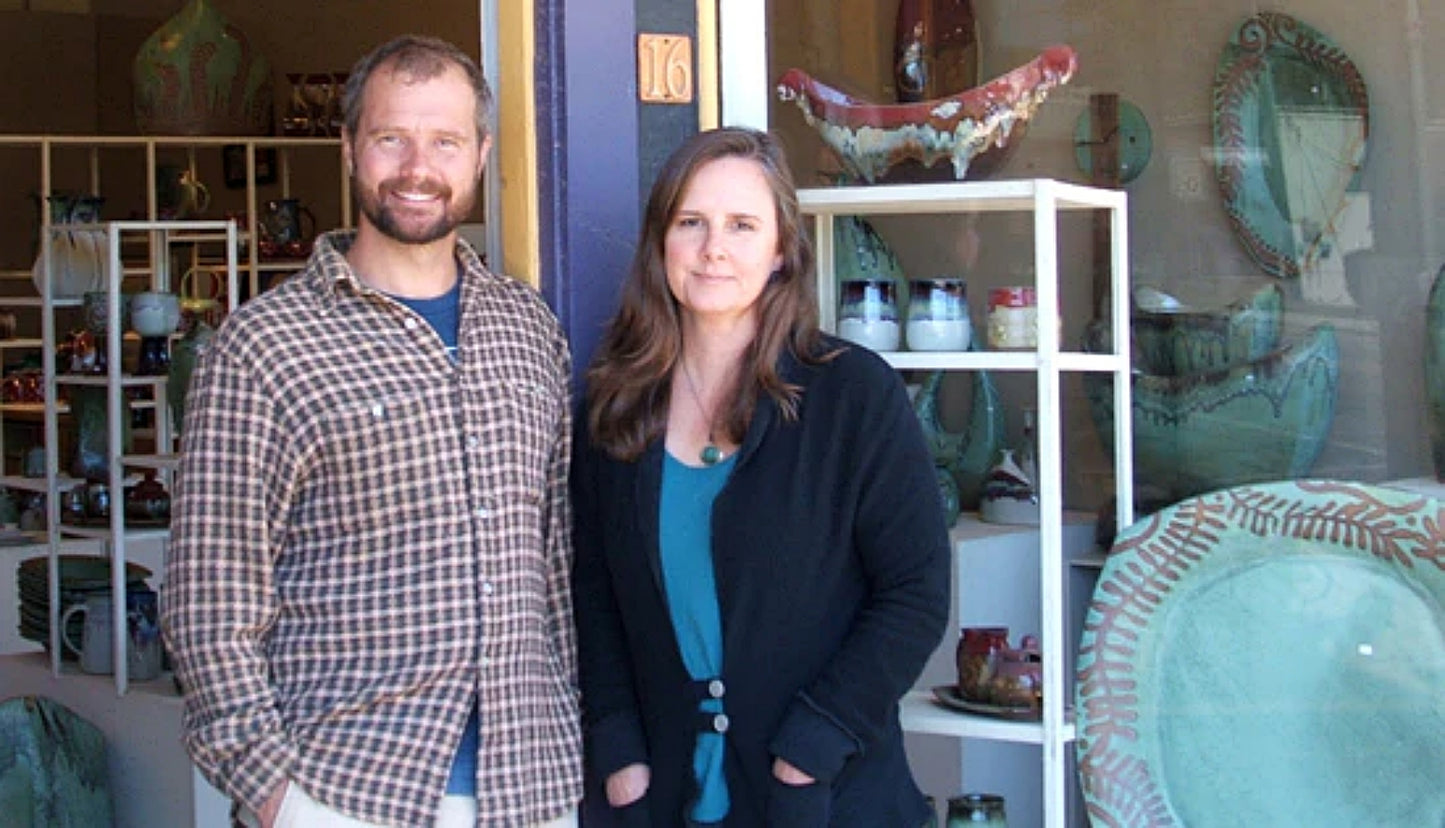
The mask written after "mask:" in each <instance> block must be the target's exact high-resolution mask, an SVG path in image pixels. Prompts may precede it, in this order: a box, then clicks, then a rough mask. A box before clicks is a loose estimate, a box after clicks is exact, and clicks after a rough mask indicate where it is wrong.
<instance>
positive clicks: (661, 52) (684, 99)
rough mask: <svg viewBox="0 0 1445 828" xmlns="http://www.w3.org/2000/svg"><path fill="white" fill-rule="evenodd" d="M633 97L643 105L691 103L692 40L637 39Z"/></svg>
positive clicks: (665, 36)
mask: <svg viewBox="0 0 1445 828" xmlns="http://www.w3.org/2000/svg"><path fill="white" fill-rule="evenodd" d="M637 97H638V98H639V99H641V100H642V102H643V103H665V104H685V103H691V102H692V38H690V37H688V36H686V35H673V34H639V35H638V36H637Z"/></svg>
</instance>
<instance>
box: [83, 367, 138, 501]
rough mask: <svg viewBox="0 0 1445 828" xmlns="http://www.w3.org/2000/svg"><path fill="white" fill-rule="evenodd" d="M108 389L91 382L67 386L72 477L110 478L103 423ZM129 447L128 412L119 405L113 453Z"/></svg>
mask: <svg viewBox="0 0 1445 828" xmlns="http://www.w3.org/2000/svg"><path fill="white" fill-rule="evenodd" d="M107 396H108V392H107V391H106V389H104V388H101V387H99V386H94V385H75V386H71V388H70V418H71V420H72V422H74V423H75V432H76V433H75V455H74V456H73V457H72V459H71V464H70V474H71V476H72V477H75V478H79V479H82V480H89V481H91V482H97V483H106V482H109V481H110V457H111V452H110V450H109V448H110V435H109V432H108V429H107V427H106V424H107V423H108V422H109V418H108V417H107V416H106V415H107V410H106V406H107V402H106V399H107ZM130 450H131V432H130V412H129V411H127V410H126V408H125V406H121V418H120V450H119V451H118V452H116V454H129V453H130Z"/></svg>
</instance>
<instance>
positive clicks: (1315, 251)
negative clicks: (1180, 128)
mask: <svg viewBox="0 0 1445 828" xmlns="http://www.w3.org/2000/svg"><path fill="white" fill-rule="evenodd" d="M1213 96H1214V163H1215V177H1216V179H1217V181H1218V184H1219V192H1220V195H1221V197H1222V198H1223V199H1224V208H1225V211H1226V212H1227V213H1228V215H1229V222H1230V224H1231V225H1232V226H1233V228H1234V231H1235V233H1236V234H1237V235H1238V236H1239V238H1240V241H1241V242H1242V243H1243V244H1244V247H1245V249H1246V250H1248V251H1249V254H1250V255H1251V256H1253V257H1254V259H1255V261H1257V262H1258V263H1259V265H1260V267H1262V268H1264V270H1265V272H1266V273H1269V274H1270V275H1272V276H1276V277H1280V278H1294V277H1298V276H1299V275H1300V273H1301V272H1303V271H1306V270H1309V269H1311V268H1312V267H1313V266H1314V265H1315V263H1316V262H1317V261H1318V260H1319V259H1320V258H1321V257H1323V256H1325V255H1327V254H1328V253H1329V251H1330V247H1331V245H1332V244H1333V243H1334V240H1335V235H1336V228H1335V226H1334V225H1335V222H1336V221H1337V219H1338V218H1339V216H1340V213H1341V212H1342V211H1343V210H1344V207H1345V194H1346V193H1347V191H1348V190H1349V189H1350V187H1351V185H1352V184H1353V182H1354V180H1355V177H1356V174H1357V173H1358V172H1359V170H1360V167H1361V166H1362V165H1363V164H1364V161H1365V147H1366V141H1367V139H1368V137H1369V132H1370V117H1369V108H1370V107H1369V96H1368V93H1367V92H1366V90H1365V81H1364V78H1363V77H1361V75H1360V72H1359V70H1358V69H1356V68H1355V65H1354V63H1352V62H1351V61H1350V59H1349V57H1348V56H1347V55H1346V54H1345V53H1344V51H1343V50H1341V49H1340V47H1338V46H1336V45H1335V44H1334V43H1333V42H1331V41H1330V40H1329V38H1327V37H1325V36H1324V35H1322V34H1320V33H1319V32H1318V31H1315V30H1314V29H1313V28H1311V27H1309V26H1307V25H1305V24H1304V23H1301V22H1299V21H1298V20H1295V19H1294V18H1292V17H1289V16H1287V15H1284V14H1279V13H1277V12H1261V13H1259V14H1257V15H1255V16H1253V17H1251V18H1249V19H1248V20H1246V21H1245V22H1244V23H1243V24H1242V25H1241V26H1240V27H1239V30H1238V31H1236V32H1235V34H1234V36H1233V37H1232V38H1231V39H1230V41H1229V44H1228V45H1227V46H1226V47H1225V49H1224V53H1223V54H1222V55H1220V58H1219V65H1218V68H1217V69H1216V71H1215V75H1214V90H1213Z"/></svg>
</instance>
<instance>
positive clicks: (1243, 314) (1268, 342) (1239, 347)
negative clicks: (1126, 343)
mask: <svg viewBox="0 0 1445 828" xmlns="http://www.w3.org/2000/svg"><path fill="white" fill-rule="evenodd" d="M1283 325H1284V294H1283V293H1282V292H1281V291H1280V289H1279V286H1278V285H1276V284H1266V285H1264V286H1263V287H1261V288H1259V289H1258V290H1256V291H1255V292H1254V293H1253V294H1251V295H1250V296H1247V297H1245V298H1244V299H1241V300H1239V301H1237V302H1234V303H1233V304H1230V305H1229V306H1227V307H1225V308H1223V309H1221V310H1200V309H1197V308H1190V307H1188V306H1185V305H1182V304H1179V303H1178V302H1177V301H1174V300H1173V299H1172V297H1169V296H1168V295H1167V294H1162V293H1159V292H1157V291H1148V290H1145V289H1142V288H1141V289H1137V290H1135V292H1134V302H1133V308H1132V310H1131V313H1130V331H1129V333H1130V337H1131V342H1130V347H1131V348H1132V353H1133V360H1134V365H1135V366H1136V367H1138V368H1141V369H1142V370H1145V371H1147V372H1149V373H1151V374H1164V375H1168V376H1179V375H1182V374H1193V373H1196V372H1198V371H1216V370H1219V369H1221V368H1231V367H1233V366H1235V365H1239V364H1241V363H1245V362H1253V361H1254V360H1257V359H1263V358H1264V356H1265V355H1267V354H1268V353H1269V352H1271V351H1273V350H1274V349H1275V348H1276V347H1278V345H1279V340H1280V331H1281V329H1282V328H1283ZM1104 333H1105V335H1106V336H1107V334H1108V329H1107V328H1105V330H1104Z"/></svg>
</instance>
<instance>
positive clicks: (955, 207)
mask: <svg viewBox="0 0 1445 828" xmlns="http://www.w3.org/2000/svg"><path fill="white" fill-rule="evenodd" d="M799 203H800V206H801V209H802V211H803V213H804V214H805V215H809V216H811V217H812V218H813V238H814V243H815V245H816V247H817V258H818V299H819V303H820V317H821V321H822V325H823V327H824V328H825V329H826V330H835V326H836V317H837V303H838V296H837V280H836V278H835V276H834V240H833V220H832V219H833V217H834V216H840V215H843V216H849V215H853V216H864V217H867V216H878V215H900V214H908V215H924V214H947V213H985V212H1028V213H1032V215H1033V235H1034V272H1035V273H1036V282H1035V288H1036V293H1037V297H1038V318H1039V319H1040V320H1053V319H1058V318H1059V285H1058V272H1059V259H1058V218H1059V213H1060V212H1061V211H1069V210H1107V211H1108V212H1109V215H1110V219H1111V222H1110V224H1111V230H1112V232H1111V245H1112V246H1111V249H1112V262H1111V267H1110V269H1111V297H1110V312H1111V318H1112V324H1113V326H1114V330H1113V342H1114V343H1116V345H1115V348H1116V351H1115V353H1113V354H1085V353H1080V352H1073V351H1065V350H1063V349H1062V347H1061V344H1060V342H1059V329H1058V327H1057V326H1055V325H1052V324H1040V325H1039V326H1038V346H1037V348H1036V349H1035V350H1033V351H1027V352H1017V351H1014V352H970V353H907V352H897V353H885V354H883V357H884V358H885V359H887V360H888V361H889V363H890V364H892V365H893V366H894V367H895V368H898V369H900V370H906V369H929V370H958V371H969V370H994V371H1032V372H1034V374H1035V376H1036V379H1037V386H1038V389H1037V390H1038V441H1039V447H1038V469H1039V501H1040V525H1039V527H1038V530H1037V531H1038V532H1039V538H1040V540H1039V547H1040V554H1039V556H1038V568H1039V574H1038V583H1039V606H1040V614H1041V618H1040V620H1039V628H1040V633H1041V635H1040V640H1041V645H1042V648H1043V657H1044V662H1043V667H1044V689H1043V698H1044V705H1043V716H1042V720H1041V721H1040V722H1037V723H1034V722H1016V721H1003V720H998V719H991V718H986V717H982V716H973V715H969V714H965V713H958V712H954V711H950V710H943V709H941V708H938V707H935V706H934V705H933V704H932V702H931V701H929V700H927V698H926V697H925V695H924V694H923V693H922V692H921V691H920V692H915V693H913V694H911V695H910V696H908V697H907V698H906V699H905V700H904V704H903V710H902V720H903V726H904V728H905V730H908V731H910V732H917V733H931V734H938V735H945V736H955V737H959V738H964V739H986V740H994V741H1000V742H1013V743H1024V744H1034V745H1039V746H1040V747H1041V748H1042V754H1043V767H1042V768H1041V769H1040V772H1041V774H1042V777H1043V800H1044V802H1043V805H1044V808H1043V817H1044V821H1043V824H1044V825H1046V826H1049V828H1055V827H1056V826H1063V825H1064V824H1065V821H1066V817H1067V801H1066V800H1067V789H1068V785H1067V781H1068V780H1067V776H1066V773H1067V768H1068V762H1067V758H1068V757H1067V752H1068V751H1069V749H1070V747H1071V744H1072V742H1073V740H1074V725H1073V721H1072V719H1071V717H1070V716H1069V715H1068V714H1067V713H1066V710H1065V706H1066V703H1067V700H1069V699H1071V698H1072V697H1073V681H1072V677H1070V676H1066V675H1065V652H1066V650H1069V649H1070V648H1071V647H1072V645H1073V642H1072V641H1070V640H1069V637H1068V635H1067V633H1066V627H1067V619H1066V613H1067V601H1066V598H1067V596H1066V594H1065V583H1064V571H1065V569H1066V568H1067V564H1066V562H1065V561H1064V556H1063V548H1064V537H1063V526H1064V504H1063V480H1062V476H1063V466H1062V429H1061V423H1060V408H1061V403H1062V400H1061V392H1060V377H1061V374H1063V373H1065V372H1070V371H1080V372H1086V371H1087V372H1101V373H1112V374H1113V375H1114V380H1115V382H1114V410H1115V411H1129V410H1130V396H1129V351H1128V348H1129V337H1128V335H1127V327H1126V326H1127V324H1128V322H1127V320H1128V318H1129V315H1128V295H1129V275H1128V274H1129V271H1128V257H1127V252H1126V251H1128V249H1129V243H1128V242H1129V240H1128V231H1127V210H1126V207H1127V200H1126V196H1125V194H1124V193H1123V192H1122V191H1117V190H1102V189H1097V188H1093V187H1085V186H1080V185H1075V184H1068V183H1064V182H1060V181H1053V180H1048V179H1032V180H1019V181H996V182H995V181H985V182H951V183H944V184H909V185H892V186H872V187H838V188H831V189H811V190H803V191H801V192H800V193H799ZM1132 444H1133V436H1132V429H1131V423H1130V418H1128V417H1116V418H1115V422H1114V445H1116V446H1119V447H1120V450H1119V451H1117V452H1115V458H1114V482H1115V488H1116V495H1117V502H1118V517H1117V519H1118V521H1119V523H1118V525H1120V526H1127V525H1129V524H1130V523H1131V522H1132V520H1133V498H1132V493H1133V488H1134V486H1133V454H1132V451H1131V448H1130V447H1131V446H1132ZM964 609H965V611H966V608H964ZM955 643H956V642H955V641H954V640H953V639H952V638H950V639H948V640H946V641H945V644H944V646H945V647H946V648H947V649H948V650H949V651H950V652H951V651H952V648H953V646H954V644H955Z"/></svg>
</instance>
